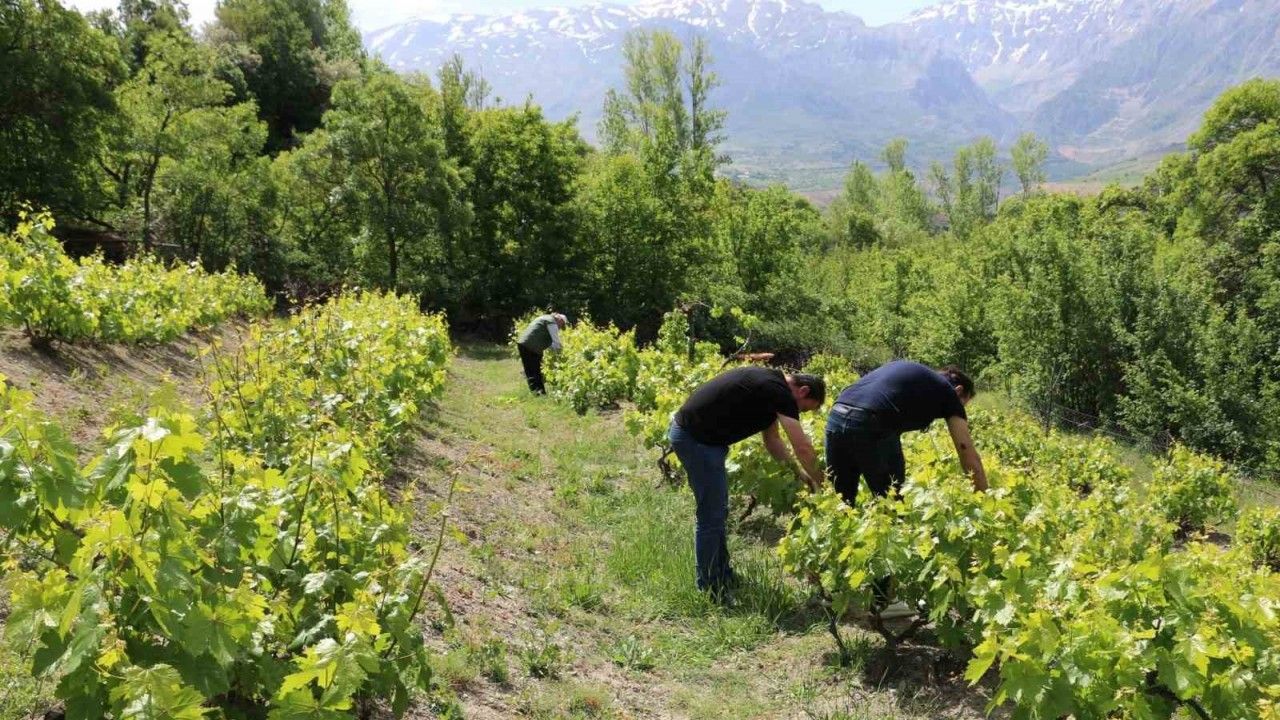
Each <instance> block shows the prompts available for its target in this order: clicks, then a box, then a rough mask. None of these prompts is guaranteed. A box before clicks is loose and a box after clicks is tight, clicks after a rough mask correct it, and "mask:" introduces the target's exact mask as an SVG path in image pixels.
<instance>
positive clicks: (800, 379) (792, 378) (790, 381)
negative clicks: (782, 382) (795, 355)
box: [787, 373, 827, 412]
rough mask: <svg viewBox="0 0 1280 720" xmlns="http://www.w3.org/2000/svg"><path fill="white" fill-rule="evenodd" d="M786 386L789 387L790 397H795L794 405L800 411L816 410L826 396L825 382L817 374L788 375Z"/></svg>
mask: <svg viewBox="0 0 1280 720" xmlns="http://www.w3.org/2000/svg"><path fill="white" fill-rule="evenodd" d="M787 386H788V387H790V388H791V397H793V398H795V399H796V406H797V407H799V408H800V411H801V412H807V411H809V410H817V409H818V408H819V407H821V406H822V401H823V400H825V399H826V398H827V383H826V382H824V381H823V380H822V378H820V377H818V376H817V375H809V374H807V373H796V374H795V375H788V376H787Z"/></svg>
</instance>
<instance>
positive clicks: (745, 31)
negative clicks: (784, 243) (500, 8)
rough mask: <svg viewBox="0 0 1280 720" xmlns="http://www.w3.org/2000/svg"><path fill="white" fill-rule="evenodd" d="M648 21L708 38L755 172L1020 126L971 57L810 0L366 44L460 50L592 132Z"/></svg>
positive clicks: (418, 31)
mask: <svg viewBox="0 0 1280 720" xmlns="http://www.w3.org/2000/svg"><path fill="white" fill-rule="evenodd" d="M635 28H664V29H667V30H670V31H672V32H674V33H675V34H676V35H677V36H679V37H689V36H691V35H693V34H694V33H699V34H702V35H703V36H705V37H706V38H707V40H708V43H709V46H710V49H711V53H712V56H713V58H714V68H715V71H716V72H717V74H718V75H719V76H720V79H721V81H722V85H721V87H720V88H719V89H718V90H717V91H716V93H715V95H714V96H713V97H714V100H715V102H716V103H717V105H718V106H719V107H721V108H723V109H725V110H727V111H728V113H729V115H728V126H727V135H728V142H727V143H726V150H727V151H728V153H729V154H730V155H731V156H732V157H733V159H734V165H733V171H734V172H737V173H739V174H740V175H741V176H743V177H747V178H751V179H757V180H770V179H787V180H792V181H796V180H797V179H805V178H808V179H810V180H811V183H810V184H814V185H830V184H831V183H832V182H834V181H836V180H838V178H839V177H840V176H841V175H842V174H843V173H844V171H845V169H846V168H847V166H848V163H849V161H850V160H851V159H852V158H854V157H864V158H873V157H875V156H876V155H877V154H878V152H879V150H880V148H881V147H883V145H884V144H885V143H887V142H888V141H889V140H891V139H892V138H894V137H896V136H899V135H905V136H907V137H908V138H909V139H910V140H911V141H912V142H913V145H914V146H915V148H916V149H917V150H918V151H919V152H916V153H913V155H914V156H915V157H916V159H918V160H923V159H925V158H928V157H934V156H938V155H940V154H942V153H944V152H948V151H949V150H950V148H952V147H954V146H955V144H956V141H957V140H958V139H962V140H966V139H970V138H973V137H977V136H980V135H984V134H990V135H995V136H997V137H999V138H1002V139H1007V138H1008V137H1009V136H1010V135H1011V133H1012V132H1013V131H1014V130H1015V129H1016V122H1015V120H1014V118H1013V116H1012V115H1010V114H1009V113H1008V112H1006V111H1004V110H1002V109H1001V108H999V107H998V106H997V105H996V104H995V103H993V102H992V101H991V99H990V97H989V96H988V95H987V93H986V92H984V91H983V90H982V88H981V87H979V86H978V85H977V84H976V83H975V82H974V80H973V78H972V77H971V76H970V74H969V73H968V71H966V69H965V68H964V66H963V65H962V64H961V63H960V61H959V60H958V59H956V58H953V57H946V56H943V55H941V54H930V53H926V52H923V51H922V50H921V49H920V48H917V47H915V46H914V45H913V44H912V43H911V42H904V41H903V40H901V39H899V38H897V37H895V36H894V35H892V34H890V33H886V32H883V31H881V30H878V29H875V28H869V27H867V25H866V24H865V23H863V22H862V20H860V19H859V18H857V17H855V16H853V15H849V14H847V13H832V12H826V11H824V10H823V9H822V8H821V7H819V6H818V5H815V4H813V3H808V2H802V1H801V0H659V1H657V2H646V3H641V4H639V5H631V6H621V5H591V6H586V7H578V8H573V9H558V10H545V11H531V12H523V13H519V14H516V15H510V16H505V17H484V16H478V15H464V16H456V17H453V18H451V19H450V20H448V21H446V22H433V21H428V20H417V21H412V22H409V23H405V24H401V25H397V26H393V27H390V28H386V29H384V30H380V31H377V32H374V33H372V34H371V35H370V36H369V37H368V39H367V44H368V45H369V47H370V48H371V49H372V50H373V51H374V52H377V53H378V54H380V55H381V56H382V57H383V59H384V60H385V61H386V62H387V63H388V64H390V65H391V67H393V68H395V69H397V70H404V71H409V70H427V71H430V70H432V69H434V68H436V67H439V65H440V64H441V63H442V62H443V61H444V60H446V59H447V58H448V57H449V56H451V55H452V54H454V53H458V54H460V55H461V56H462V57H463V59H464V60H465V61H466V62H467V63H468V65H470V66H472V67H475V68H477V69H479V70H480V71H481V72H482V73H483V74H484V76H485V78H486V79H488V80H489V82H490V83H491V84H492V85H493V87H494V90H495V93H496V95H497V96H499V97H501V98H502V99H503V101H504V102H507V103H512V102H517V103H518V102H522V101H523V100H524V99H525V98H526V97H529V96H532V97H533V98H534V99H535V100H536V101H537V102H538V103H539V104H541V105H542V106H543V108H544V109H545V110H546V111H547V113H548V114H549V115H550V116H552V117H566V116H569V115H571V114H573V113H578V114H580V116H581V126H582V129H583V132H584V134H586V135H587V136H588V137H592V136H594V133H595V125H596V122H597V121H598V119H599V117H600V108H601V104H602V101H603V98H604V93H605V91H606V90H607V89H608V88H610V87H617V86H620V85H621V83H622V55H621V47H622V42H623V38H624V37H625V35H626V33H627V32H628V31H629V30H632V29H635ZM814 178H818V179H817V180H816V181H815V180H813V179H814Z"/></svg>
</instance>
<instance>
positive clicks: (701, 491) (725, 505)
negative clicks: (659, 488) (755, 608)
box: [667, 420, 733, 591]
mask: <svg viewBox="0 0 1280 720" xmlns="http://www.w3.org/2000/svg"><path fill="white" fill-rule="evenodd" d="M667 439H668V440H670V441H671V449H672V450H674V451H675V453H676V457H678V458H680V464H681V465H684V470H685V472H686V473H687V474H688V475H689V489H690V490H693V501H694V504H695V506H696V508H697V511H696V518H697V522H696V523H695V525H694V536H693V538H694V539H693V554H694V558H695V559H696V562H697V578H698V588H699V589H700V590H712V591H719V590H723V589H724V588H725V587H727V586H728V585H729V584H730V583H731V582H732V580H733V570H732V569H731V568H730V567H729V546H728V543H727V541H726V535H727V533H726V530H725V521H726V519H727V518H728V516H729V475H728V472H727V471H726V470H725V466H724V461H725V458H727V457H729V448H728V447H727V446H723V445H705V444H703V443H700V442H698V441H697V440H696V439H694V437H693V436H692V435H690V434H689V433H688V432H687V431H686V430H685V429H684V428H682V427H680V426H679V425H678V424H677V423H676V422H675V421H674V420H673V421H672V422H671V426H670V427H669V428H667Z"/></svg>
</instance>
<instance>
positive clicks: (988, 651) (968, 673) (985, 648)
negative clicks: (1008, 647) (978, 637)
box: [964, 636, 997, 685]
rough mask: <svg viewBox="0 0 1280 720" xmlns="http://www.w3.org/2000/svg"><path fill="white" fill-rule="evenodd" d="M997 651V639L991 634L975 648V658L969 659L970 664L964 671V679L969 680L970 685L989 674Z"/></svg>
mask: <svg viewBox="0 0 1280 720" xmlns="http://www.w3.org/2000/svg"><path fill="white" fill-rule="evenodd" d="M996 652H997V647H996V639H995V637H991V636H988V637H987V638H985V639H983V641H982V642H981V643H979V644H978V646H977V647H975V648H974V649H973V659H972V660H970V661H969V666H968V668H966V669H965V672H964V679H965V680H968V681H969V684H970V685H974V684H976V683H977V682H978V681H979V680H981V679H982V676H984V675H986V674H987V670H989V669H990V668H991V665H992V664H993V663H995V661H996Z"/></svg>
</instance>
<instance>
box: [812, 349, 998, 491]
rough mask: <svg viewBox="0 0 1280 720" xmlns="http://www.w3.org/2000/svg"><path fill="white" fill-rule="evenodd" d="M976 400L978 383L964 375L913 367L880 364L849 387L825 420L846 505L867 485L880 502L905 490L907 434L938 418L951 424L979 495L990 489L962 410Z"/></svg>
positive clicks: (830, 466) (834, 476)
mask: <svg viewBox="0 0 1280 720" xmlns="http://www.w3.org/2000/svg"><path fill="white" fill-rule="evenodd" d="M974 394H975V391H974V387H973V380H971V379H969V376H968V375H965V374H964V373H963V372H961V371H960V370H959V369H958V368H955V367H946V368H943V369H941V370H934V369H933V368H930V367H928V366H927V365H921V364H920V363H917V362H911V361H910V360H894V361H893V362H890V363H887V364H885V365H881V366H880V367H878V368H876V369H875V370H873V371H871V372H869V373H867V374H866V375H864V376H863V377H862V379H861V380H859V381H858V382H856V383H854V384H853V385H850V386H849V387H847V388H845V390H844V392H842V393H840V397H839V398H837V399H836V402H835V405H833V406H832V408H831V414H830V415H828V416H827V474H828V475H830V476H831V480H832V483H833V484H834V485H835V488H836V490H837V491H838V492H839V493H840V494H841V495H842V496H844V499H845V502H848V503H849V504H850V505H852V504H853V503H854V501H855V499H856V498H857V495H858V485H859V482H860V480H861V479H863V478H865V479H866V481H867V485H868V487H870V488H871V492H873V493H875V494H876V495H885V494H887V493H888V492H889V488H890V487H893V488H898V487H900V486H901V485H902V480H903V478H904V477H905V476H906V461H905V460H904V459H903V457H902V433H904V432H907V431H910V430H924V429H925V428H926V427H928V426H929V424H930V423H932V422H933V421H934V420H938V419H945V420H946V422H947V429H948V430H949V431H950V432H951V440H952V442H954V443H955V446H956V451H957V452H958V453H959V454H960V465H961V467H963V468H964V470H965V472H966V473H968V474H969V476H970V477H972V479H973V487H974V489H975V490H986V489H987V475H986V471H985V470H984V469H983V467H982V458H980V457H979V456H978V452H977V450H975V449H974V447H973V439H972V438H971V437H970V435H969V417H968V415H966V414H965V410H964V406H965V405H966V404H968V402H969V401H970V400H971V399H973V396H974Z"/></svg>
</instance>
